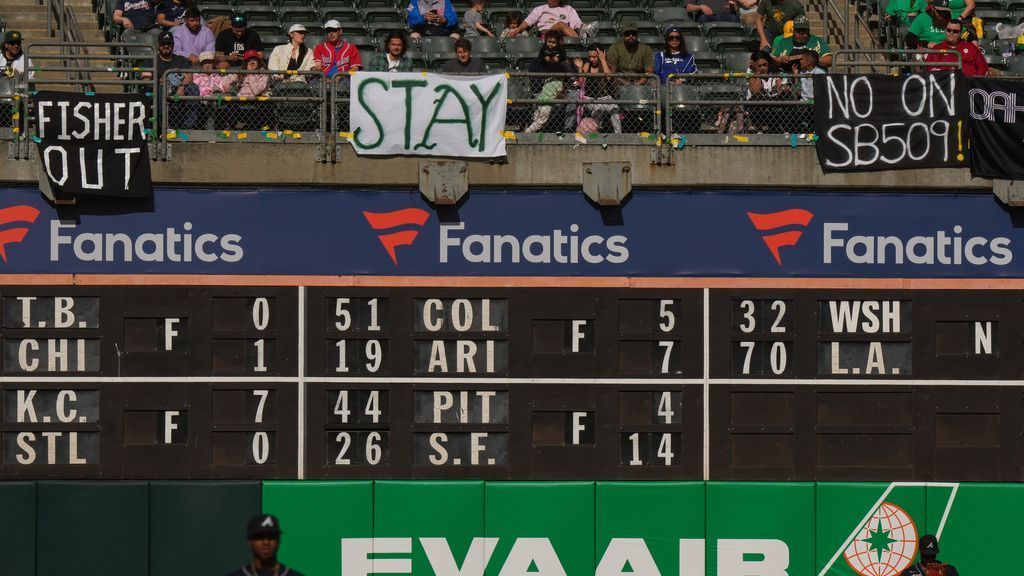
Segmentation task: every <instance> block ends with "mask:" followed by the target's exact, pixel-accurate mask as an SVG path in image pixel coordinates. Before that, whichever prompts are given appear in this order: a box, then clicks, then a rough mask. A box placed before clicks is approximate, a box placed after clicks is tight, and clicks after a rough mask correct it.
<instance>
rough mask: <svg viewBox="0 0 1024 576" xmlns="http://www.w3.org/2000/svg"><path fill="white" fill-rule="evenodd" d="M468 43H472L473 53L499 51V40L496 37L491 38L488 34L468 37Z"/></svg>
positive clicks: (500, 49)
mask: <svg viewBox="0 0 1024 576" xmlns="http://www.w3.org/2000/svg"><path fill="white" fill-rule="evenodd" d="M468 40H469V41H470V43H472V44H473V53H474V54H476V53H477V52H480V53H483V52H501V51H502V48H501V42H500V41H499V40H498V39H497V38H491V37H490V36H478V37H476V38H469V39H468Z"/></svg>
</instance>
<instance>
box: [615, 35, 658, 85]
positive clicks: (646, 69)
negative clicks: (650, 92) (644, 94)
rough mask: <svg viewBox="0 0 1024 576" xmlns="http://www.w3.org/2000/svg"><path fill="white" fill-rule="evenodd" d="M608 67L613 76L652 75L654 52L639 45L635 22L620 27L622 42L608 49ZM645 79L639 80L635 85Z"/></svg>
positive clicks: (644, 45) (645, 45) (643, 45)
mask: <svg viewBox="0 0 1024 576" xmlns="http://www.w3.org/2000/svg"><path fill="white" fill-rule="evenodd" d="M608 65H609V66H610V67H611V69H612V73H613V74H653V73H654V51H653V50H651V47H650V46H648V45H647V44H641V43H640V32H639V30H638V29H637V26H636V23H635V22H626V23H625V24H623V25H622V41H621V42H616V43H615V44H613V45H612V47H611V48H609V49H608ZM645 82H646V79H644V78H639V79H637V80H636V83H637V84H643V83H645Z"/></svg>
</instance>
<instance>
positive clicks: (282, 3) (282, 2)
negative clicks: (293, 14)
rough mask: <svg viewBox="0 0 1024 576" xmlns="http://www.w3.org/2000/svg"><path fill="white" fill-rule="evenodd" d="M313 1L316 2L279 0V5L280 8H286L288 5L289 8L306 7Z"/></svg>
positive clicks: (309, 0) (308, 0)
mask: <svg viewBox="0 0 1024 576" xmlns="http://www.w3.org/2000/svg"><path fill="white" fill-rule="evenodd" d="M311 3H314V0H277V7H278V8H285V7H288V8H291V7H295V8H306V7H309V6H310V5H311Z"/></svg>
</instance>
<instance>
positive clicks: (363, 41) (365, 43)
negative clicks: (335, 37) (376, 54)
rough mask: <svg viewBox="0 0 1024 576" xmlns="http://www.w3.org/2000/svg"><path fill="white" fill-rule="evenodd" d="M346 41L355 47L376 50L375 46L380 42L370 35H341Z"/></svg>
mask: <svg viewBox="0 0 1024 576" xmlns="http://www.w3.org/2000/svg"><path fill="white" fill-rule="evenodd" d="M343 38H344V39H345V41H346V42H351V43H352V44H353V45H354V46H355V47H356V48H359V49H360V50H376V49H377V46H380V42H378V41H377V40H376V39H374V38H373V37H372V36H348V35H343Z"/></svg>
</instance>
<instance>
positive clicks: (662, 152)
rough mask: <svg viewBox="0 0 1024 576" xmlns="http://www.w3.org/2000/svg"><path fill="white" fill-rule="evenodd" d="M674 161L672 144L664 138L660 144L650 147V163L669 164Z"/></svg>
mask: <svg viewBox="0 0 1024 576" xmlns="http://www.w3.org/2000/svg"><path fill="white" fill-rule="evenodd" d="M675 163H676V158H675V155H673V154H672V146H671V145H670V144H669V143H668V141H667V140H666V141H665V142H663V143H662V144H661V146H655V147H654V148H651V164H655V165H658V166H671V165H673V164H675Z"/></svg>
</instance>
